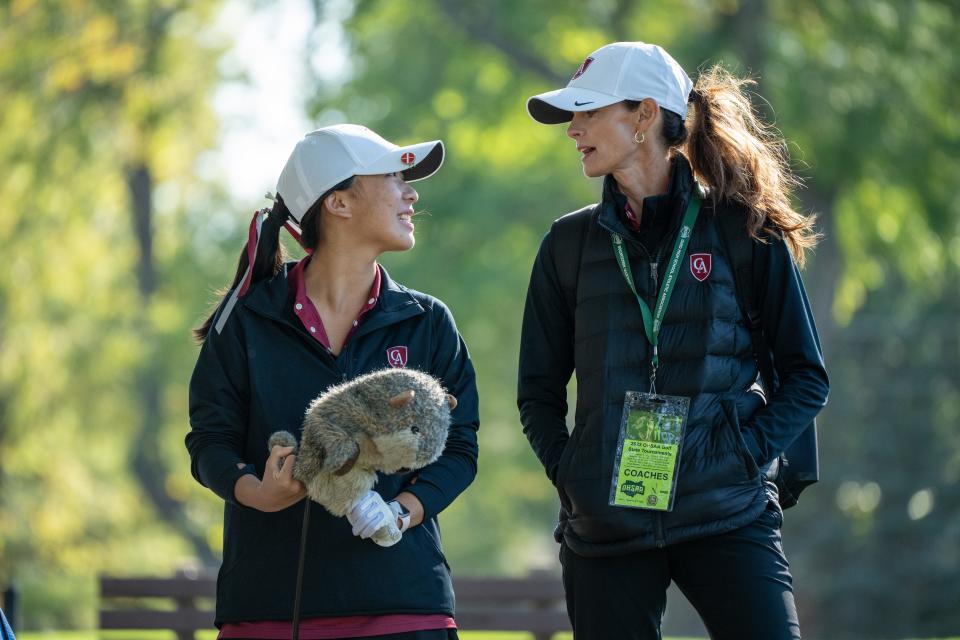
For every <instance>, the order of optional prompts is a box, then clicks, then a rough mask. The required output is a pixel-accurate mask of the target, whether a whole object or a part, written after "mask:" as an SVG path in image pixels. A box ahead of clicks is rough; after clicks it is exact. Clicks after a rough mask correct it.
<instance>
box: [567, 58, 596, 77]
mask: <svg viewBox="0 0 960 640" xmlns="http://www.w3.org/2000/svg"><path fill="white" fill-rule="evenodd" d="M591 62H593V58H587V59H586V60H584V61H583V63H582V64H581V65H580V68H579V69H577V72H576V73H575V74H573V77H572V78H570V82H573V81H574V80H576V79H577V78H579V77H580V76H582V75H583V74H584V72H586V70H587V67H589V66H590V63H591Z"/></svg>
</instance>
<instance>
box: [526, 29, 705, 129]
mask: <svg viewBox="0 0 960 640" xmlns="http://www.w3.org/2000/svg"><path fill="white" fill-rule="evenodd" d="M692 89H693V82H692V81H691V80H690V78H689V76H687V74H686V72H685V71H684V70H683V68H682V67H681V66H680V65H679V64H678V63H677V61H676V60H674V59H673V58H672V57H671V56H670V54H669V53H667V52H666V51H664V50H663V48H662V47H660V46H657V45H655V44H646V43H643V42H614V43H613V44H608V45H606V46H605V47H600V48H599V49H597V50H596V51H594V52H593V53H591V54H590V55H589V56H588V57H587V59H586V60H584V61H583V64H581V65H580V68H579V69H577V72H576V73H575V74H573V77H572V78H570V82H569V83H567V86H566V87H564V88H563V89H557V90H556V91H548V92H546V93H541V94H539V95H536V96H533V97H532V98H530V99H529V100H527V112H528V113H529V114H530V116H531V117H532V118H533V119H534V120H536V121H537V122H542V123H543V124H559V123H561V122H569V121H570V120H571V119H572V118H573V112H575V111H592V110H594V109H600V108H602V107H606V106H609V105H611V104H614V103H617V102H621V101H623V100H643V99H644V98H653V99H654V100H655V101H656V102H657V104H658V105H660V107H661V108H663V109H669V110H670V111H673V112H674V113H677V114H679V115H680V117H681V118H686V117H687V100H688V98H689V97H690V91H691V90H692Z"/></svg>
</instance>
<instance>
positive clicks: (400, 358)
mask: <svg viewBox="0 0 960 640" xmlns="http://www.w3.org/2000/svg"><path fill="white" fill-rule="evenodd" d="M387 364H389V365H390V366H391V367H405V366H407V348H406V347H405V346H399V347H390V348H389V349H387Z"/></svg>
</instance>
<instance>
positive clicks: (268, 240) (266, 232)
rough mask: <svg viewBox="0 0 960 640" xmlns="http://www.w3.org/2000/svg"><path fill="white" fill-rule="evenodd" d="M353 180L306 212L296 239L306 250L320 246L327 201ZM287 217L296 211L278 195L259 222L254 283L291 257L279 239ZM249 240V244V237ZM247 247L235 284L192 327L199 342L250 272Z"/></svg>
mask: <svg viewBox="0 0 960 640" xmlns="http://www.w3.org/2000/svg"><path fill="white" fill-rule="evenodd" d="M353 179H354V176H350V177H349V178H347V179H346V180H343V181H342V182H338V183H337V184H335V185H334V186H332V187H331V188H329V189H327V191H326V192H324V194H323V195H321V196H320V197H319V198H317V199H316V201H315V202H314V203H313V204H312V205H311V206H310V208H309V209H307V211H306V212H305V213H304V214H303V218H302V219H301V220H300V224H299V225H297V226H299V227H300V236H299V238H297V239H298V241H299V242H300V246H302V247H303V248H304V249H306V251H307V252H308V253H313V251H314V249H316V248H317V247H318V246H319V245H320V241H321V239H322V238H321V233H322V231H323V230H322V228H321V225H320V222H321V219H322V218H321V215H320V214H321V210H322V209H323V202H324V200H326V199H327V196H329V195H330V194H331V193H333V192H334V191H345V190H347V189H349V188H350V187H352V186H353ZM288 220H289V221H290V222H294V219H293V214H291V213H290V210H289V209H287V205H285V204H284V203H283V198H281V197H280V195H279V194H277V199H276V201H275V202H274V204H273V208H272V209H270V211H269V212H268V213H267V216H266V217H265V218H264V219H263V224H262V225H260V242H259V243H258V244H257V255H256V257H255V258H254V260H253V274H252V275H251V277H250V284H251V285H253V284H254V283H256V282H260V281H261V280H269V279H270V278H272V277H273V276H275V275H277V273H279V272H280V269H282V268H283V263H284V262H285V261H286V260H287V257H288V256H287V250H286V249H285V248H284V246H283V243H282V242H280V229H281V228H282V227H283V225H284V224H285V223H286V222H287V221H288ZM295 237H296V236H295ZM247 242H248V243H249V239H248V240H247ZM247 249H248V247H247V245H246V244H245V245H243V249H242V250H241V251H240V259H239V260H238V261H237V272H236V274H234V276H233V283H232V284H231V285H230V286H229V287H227V288H226V289H221V290H220V291H218V292H217V295H218V296H219V297H220V301H219V302H218V303H217V306H216V307H214V310H213V312H211V313H210V316H209V317H208V318H207V320H206V321H205V322H204V323H203V325H201V326H200V327H198V328H196V329H194V330H193V338H194V340H196V341H197V342H198V343H202V342H203V341H204V340H206V338H207V334H208V333H210V327H212V326H213V318H214V316H216V315H217V309H218V308H220V305H222V304H223V301H224V300H225V299H226V297H227V296H228V295H229V294H230V292H231V291H232V290H233V289H235V288H237V287H238V286H240V281H241V280H243V274H245V273H246V272H247V265H248V264H249V258H248V257H247Z"/></svg>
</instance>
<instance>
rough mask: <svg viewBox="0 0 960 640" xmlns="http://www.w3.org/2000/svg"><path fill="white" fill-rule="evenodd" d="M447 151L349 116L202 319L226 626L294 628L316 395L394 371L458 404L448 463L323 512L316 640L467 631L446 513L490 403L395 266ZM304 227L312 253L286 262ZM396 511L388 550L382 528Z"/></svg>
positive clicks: (256, 225)
mask: <svg viewBox="0 0 960 640" xmlns="http://www.w3.org/2000/svg"><path fill="white" fill-rule="evenodd" d="M442 161H443V145H442V143H440V142H439V141H433V142H427V143H422V144H416V145H411V146H407V147H398V146H396V145H394V144H392V143H390V142H388V141H386V140H384V139H383V138H381V137H380V136H379V135H377V134H376V133H374V132H373V131H370V130H369V129H367V128H365V127H360V126H357V125H335V126H331V127H325V128H323V129H319V130H317V131H314V132H312V133H309V134H307V135H306V136H305V137H304V138H303V139H302V140H300V141H299V142H298V143H297V145H296V147H295V148H294V150H293V153H292V154H291V155H290V158H289V160H288V161H287V164H286V166H285V167H284V169H283V171H282V172H281V174H280V179H279V182H278V184H277V194H276V197H275V201H274V204H273V206H272V207H271V208H270V209H268V210H267V209H265V210H263V211H259V212H257V213H256V214H255V216H254V219H253V221H252V222H251V225H250V231H249V237H248V240H247V244H246V246H245V247H244V249H243V251H242V253H241V255H240V261H239V264H238V265H237V271H236V276H235V277H234V280H233V283H232V285H231V288H230V290H229V291H228V292H227V293H226V295H225V296H224V299H223V300H222V302H221V303H220V305H219V306H218V308H217V310H216V311H215V312H214V313H213V314H212V315H211V316H210V317H209V318H208V319H207V320H206V322H205V323H204V324H203V325H202V326H201V327H200V328H199V329H197V330H196V332H195V333H196V337H197V338H198V339H199V340H200V341H202V347H201V349H200V355H199V358H198V360H197V364H196V368H195V369H194V372H193V377H192V379H191V381H190V424H191V427H192V428H191V431H190V432H189V433H188V434H187V436H186V445H187V449H188V450H189V452H190V459H191V470H192V473H193V476H194V477H195V478H196V479H197V481H198V482H200V483H201V484H203V485H204V486H206V487H209V488H210V489H211V490H212V491H213V492H214V493H216V494H217V495H218V496H220V497H221V498H222V499H223V500H224V503H225V504H224V526H223V541H224V544H223V565H222V567H221V569H220V573H219V576H218V579H217V603H216V624H217V626H218V627H219V628H220V636H219V637H220V638H288V637H290V629H291V625H292V617H293V611H294V602H295V599H296V598H297V596H298V595H299V594H296V593H295V585H296V583H297V573H298V558H299V554H298V549H299V548H300V534H301V529H302V525H301V523H302V520H303V515H304V503H305V501H304V496H305V495H306V492H305V489H304V487H303V486H302V485H301V483H299V482H298V481H297V480H295V479H294V478H293V475H292V472H293V465H294V462H295V460H296V456H295V455H292V452H293V448H292V447H280V446H274V447H273V448H272V450H270V451H268V450H267V441H268V439H269V437H270V435H271V434H273V433H274V432H276V431H279V430H286V431H289V432H291V433H294V434H298V433H300V429H301V424H302V421H303V417H304V413H305V410H306V408H307V406H308V405H309V404H310V402H311V401H312V400H313V399H314V398H316V397H317V396H318V395H320V394H321V393H322V392H323V391H324V390H325V389H327V388H328V387H330V386H333V385H336V384H340V383H342V382H344V381H347V380H350V379H352V378H354V377H357V376H360V375H362V374H365V373H368V372H371V371H374V370H377V369H383V368H385V367H391V366H392V367H411V368H416V369H419V370H421V371H424V372H426V373H429V374H431V375H433V376H434V377H436V378H438V379H439V380H440V381H441V383H442V384H443V385H444V387H445V388H446V389H447V391H448V392H449V393H450V394H452V395H453V396H454V397H455V398H456V399H457V400H458V403H457V405H456V408H455V409H454V410H453V412H452V421H451V425H450V431H449V437H448V439H447V443H446V447H445V449H444V452H443V454H442V455H441V456H440V458H439V459H438V460H437V461H436V462H434V463H432V464H430V465H428V466H427V467H424V468H423V469H421V470H419V471H416V472H406V473H404V472H401V473H394V474H389V475H385V474H380V475H379V476H378V479H377V483H376V486H375V487H374V490H373V491H371V492H370V493H369V494H367V496H365V497H364V498H363V499H362V500H361V501H359V502H358V504H357V505H355V507H354V508H353V510H351V511H350V513H348V515H347V517H346V518H337V517H334V516H333V515H331V514H330V513H329V512H327V511H325V510H323V509H313V510H312V511H311V512H310V517H309V522H308V523H307V524H308V526H307V527H306V530H307V532H308V533H307V539H306V540H305V542H304V545H305V548H306V550H307V554H306V556H305V567H304V575H305V576H306V578H305V580H304V583H303V589H302V604H301V612H302V622H300V626H299V634H300V637H301V638H304V639H310V638H361V637H362V638H373V637H376V638H384V639H386V638H389V639H390V640H440V639H443V640H447V639H449V638H456V637H457V636H456V624H455V622H454V619H453V590H452V587H451V580H450V571H449V567H448V565H447V562H446V559H445V558H444V555H443V552H442V550H441V544H440V529H439V526H438V523H437V514H439V513H440V512H441V511H442V510H443V509H445V508H446V507H447V506H448V505H449V504H450V503H451V502H452V501H453V500H454V499H455V498H456V497H457V496H458V495H459V494H460V493H461V492H462V491H463V490H464V489H466V487H467V486H468V485H469V484H470V483H471V482H472V481H473V478H474V476H475V475H476V470H477V435H476V432H477V428H478V424H479V418H478V406H477V405H478V402H477V390H476V381H475V375H474V371H473V366H472V364H471V362H470V358H469V355H468V353H467V349H466V346H465V345H464V343H463V340H462V339H461V338H460V335H459V333H458V332H457V328H456V326H455V324H454V321H453V316H452V315H451V314H450V311H449V310H448V309H447V308H446V307H445V306H444V305H443V303H442V302H440V301H439V300H437V299H436V298H433V297H431V296H429V295H426V294H423V293H420V292H418V291H414V290H413V289H408V288H407V287H405V286H403V285H401V284H399V283H398V282H395V281H394V280H393V279H391V278H390V276H389V275H388V274H387V271H386V270H385V269H384V268H383V267H382V266H381V265H380V264H379V263H378V260H379V258H380V256H381V254H383V253H384V252H387V251H407V250H409V249H411V248H412V247H413V245H414V224H413V220H412V216H413V213H414V208H413V207H414V204H415V203H416V201H417V198H418V195H417V192H416V191H415V190H414V189H413V187H412V186H411V185H410V184H409V183H410V182H412V181H414V180H420V179H423V178H427V177H429V176H430V175H432V174H433V173H434V172H435V171H436V170H437V169H439V167H440V165H441V163H442ZM284 227H286V228H287V229H288V230H290V232H291V233H292V234H293V235H294V237H296V238H297V239H298V240H299V242H300V244H301V245H302V246H303V248H304V249H305V250H306V252H307V256H306V257H305V258H303V259H302V260H300V261H298V262H286V260H285V256H284V252H283V248H282V245H281V244H280V240H279V234H280V230H281V229H282V228H284ZM391 518H395V519H396V523H397V526H398V528H400V530H401V531H402V535H401V538H400V540H399V542H397V543H395V544H393V545H392V546H388V547H381V546H379V545H380V544H381V543H380V542H377V543H376V544H375V543H374V540H372V539H370V538H371V535H372V534H373V533H374V532H375V531H376V530H377V529H379V528H380V526H381V525H382V524H383V523H384V522H386V521H387V519H391Z"/></svg>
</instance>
